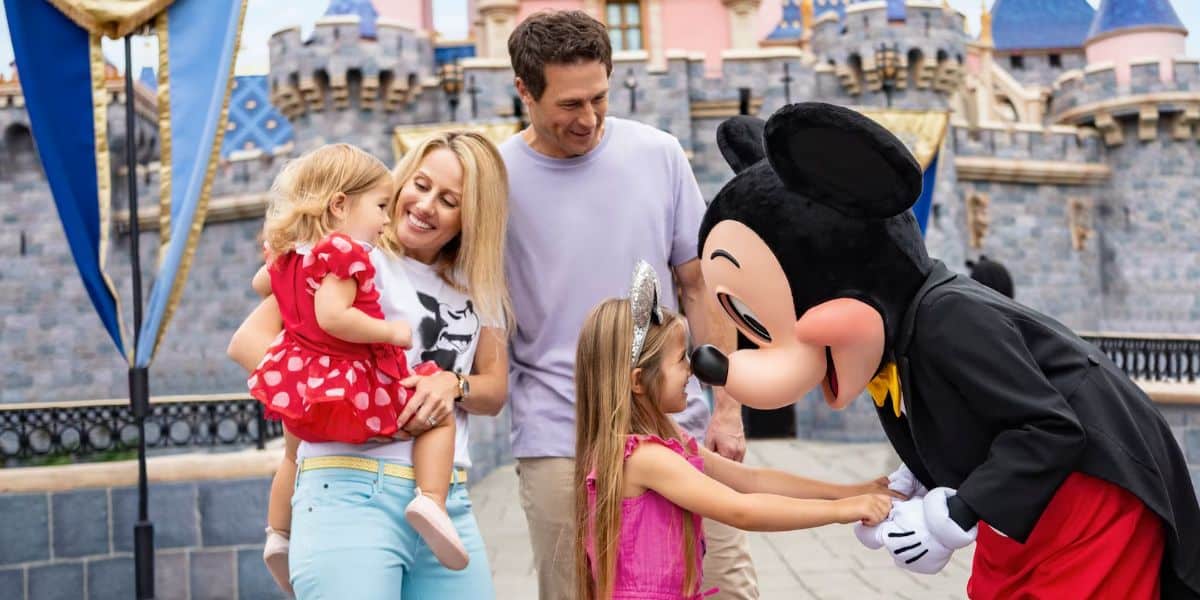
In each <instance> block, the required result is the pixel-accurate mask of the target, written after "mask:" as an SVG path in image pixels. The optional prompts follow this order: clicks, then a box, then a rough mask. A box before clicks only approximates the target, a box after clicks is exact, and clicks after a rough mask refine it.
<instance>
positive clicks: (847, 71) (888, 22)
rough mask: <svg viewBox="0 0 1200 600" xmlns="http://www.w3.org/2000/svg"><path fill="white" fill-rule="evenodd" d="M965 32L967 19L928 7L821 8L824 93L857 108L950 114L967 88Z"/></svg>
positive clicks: (815, 42)
mask: <svg viewBox="0 0 1200 600" xmlns="http://www.w3.org/2000/svg"><path fill="white" fill-rule="evenodd" d="M835 9H836V10H835ZM964 29H965V28H964V17H963V15H962V14H960V13H958V12H957V11H955V10H953V9H950V8H948V7H944V6H940V5H935V4H931V3H929V2H916V1H910V2H908V3H907V4H906V3H904V2H900V1H898V0H892V1H890V2H888V3H883V2H869V3H860V4H849V5H848V6H842V5H834V6H833V7H830V6H821V3H818V6H817V8H816V15H815V19H814V23H813V26H812V39H811V45H810V48H811V50H812V52H813V53H814V54H815V55H816V56H817V58H818V63H819V64H820V66H819V67H818V73H817V76H818V93H819V94H820V95H821V96H822V97H823V98H827V99H828V100H830V101H832V102H838V103H843V104H849V105H855V106H894V107H897V108H921V109H931V108H947V107H948V106H949V104H950V97H951V96H952V95H953V94H954V93H955V92H956V91H957V90H958V89H959V86H960V85H961V84H962V79H963V55H964V52H965V44H966V41H967V36H966V33H965V31H964Z"/></svg>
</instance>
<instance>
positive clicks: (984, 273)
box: [967, 256, 1013, 298]
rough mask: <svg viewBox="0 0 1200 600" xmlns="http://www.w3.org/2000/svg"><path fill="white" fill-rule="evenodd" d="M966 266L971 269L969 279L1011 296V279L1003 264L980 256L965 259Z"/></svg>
mask: <svg viewBox="0 0 1200 600" xmlns="http://www.w3.org/2000/svg"><path fill="white" fill-rule="evenodd" d="M967 268H969V269H971V279H974V280H975V281H978V282H979V283H982V284H983V285H986V286H988V287H990V288H992V289H993V290H996V291H997V292H1000V293H1001V294H1004V295H1005V296H1008V297H1009V298H1012V297H1013V280H1012V277H1011V276H1010V275H1009V274H1008V269H1006V268H1004V265H1003V264H1000V263H998V262H996V261H994V260H989V259H988V257H986V256H980V257H979V260H977V261H973V262H972V261H967Z"/></svg>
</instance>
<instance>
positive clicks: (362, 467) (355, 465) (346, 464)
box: [300, 456, 467, 483]
mask: <svg viewBox="0 0 1200 600" xmlns="http://www.w3.org/2000/svg"><path fill="white" fill-rule="evenodd" d="M379 464H380V461H379V460H378V459H374V458H363V457H361V456H318V457H314V458H306V459H304V460H303V461H302V462H301V463H300V470H301V471H302V472H303V471H315V470H317V469H354V470H356V471H367V472H368V473H378V472H379ZM383 474H384V475H390V476H392V477H399V478H401V479H412V480H416V478H417V472H416V471H415V470H414V469H413V468H412V467H410V466H408V465H398V464H395V463H389V462H384V463H383ZM466 482H467V470H466V469H454V472H453V473H452V474H451V476H450V483H466Z"/></svg>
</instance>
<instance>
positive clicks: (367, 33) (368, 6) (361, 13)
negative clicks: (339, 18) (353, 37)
mask: <svg viewBox="0 0 1200 600" xmlns="http://www.w3.org/2000/svg"><path fill="white" fill-rule="evenodd" d="M335 15H355V16H357V17H358V18H359V22H358V33H359V34H360V35H362V36H363V37H366V38H373V37H375V21H376V20H377V19H378V18H379V12H378V11H376V10H375V5H374V4H372V3H371V0H332V1H331V2H330V3H329V8H328V9H326V10H325V16H327V17H331V16H335Z"/></svg>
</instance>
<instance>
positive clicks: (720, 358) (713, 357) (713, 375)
mask: <svg viewBox="0 0 1200 600" xmlns="http://www.w3.org/2000/svg"><path fill="white" fill-rule="evenodd" d="M692 372H693V373H695V374H696V377H697V378H699V379H700V381H703V382H704V383H707V384H708V385H716V386H723V385H725V379H726V378H727V377H728V376H729V358H727V357H726V356H725V355H724V354H722V353H721V351H720V350H718V349H717V347H716V346H713V345H711V344H705V345H703V346H700V347H699V348H696V349H695V350H693V351H692Z"/></svg>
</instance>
